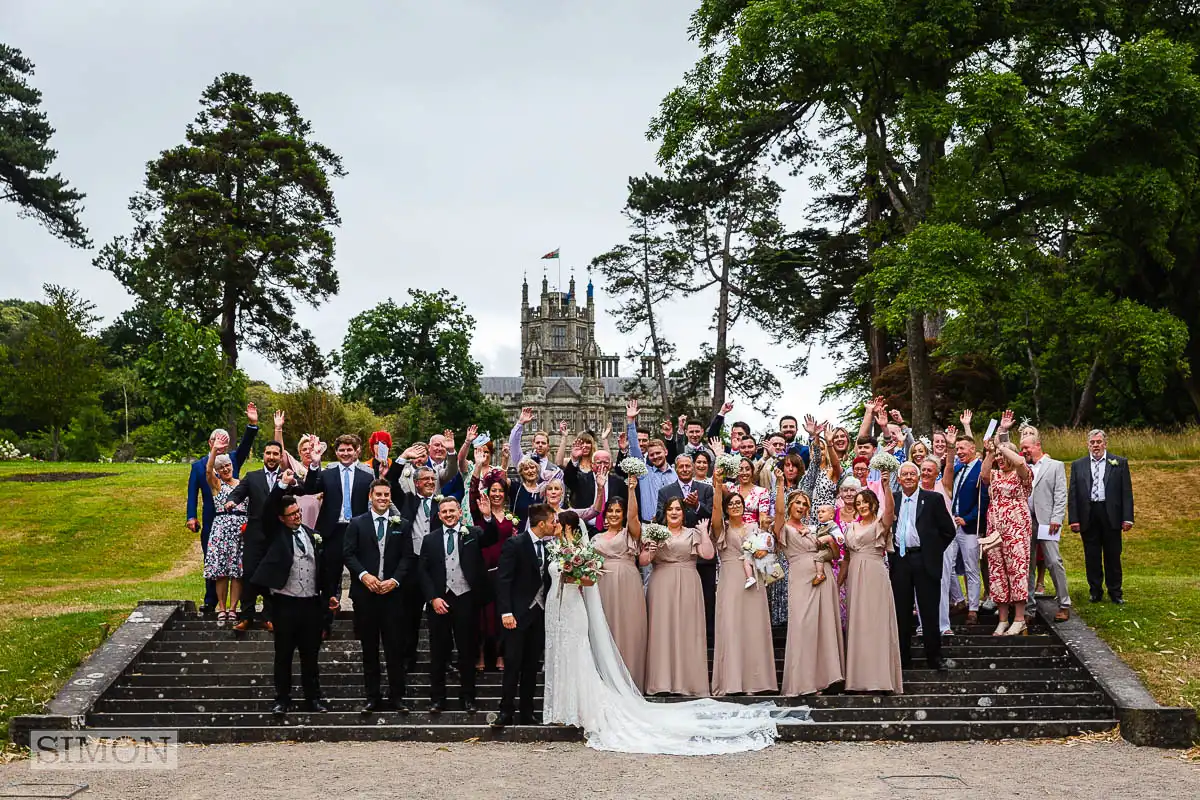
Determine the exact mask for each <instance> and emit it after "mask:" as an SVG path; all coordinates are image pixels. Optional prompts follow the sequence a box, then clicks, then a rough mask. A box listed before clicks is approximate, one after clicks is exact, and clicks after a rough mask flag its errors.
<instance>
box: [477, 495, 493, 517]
mask: <svg viewBox="0 0 1200 800" xmlns="http://www.w3.org/2000/svg"><path fill="white" fill-rule="evenodd" d="M479 513H480V514H482V515H483V516H485V517H490V516H491V515H492V498H490V497H488V493H487V492H480V493H479Z"/></svg>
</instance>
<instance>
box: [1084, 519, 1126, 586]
mask: <svg viewBox="0 0 1200 800" xmlns="http://www.w3.org/2000/svg"><path fill="white" fill-rule="evenodd" d="M1080 537H1081V538H1082V539H1083V562H1084V566H1085V568H1086V570H1087V582H1088V591H1089V592H1090V593H1091V595H1092V597H1103V596H1104V587H1105V586H1107V587H1108V596H1109V597H1110V598H1112V599H1113V600H1120V599H1121V596H1122V592H1121V579H1122V574H1121V528H1120V526H1117V527H1116V528H1113V526H1112V525H1110V524H1109V522H1108V509H1107V508H1105V507H1104V503H1092V508H1091V515H1090V516H1089V517H1088V524H1087V527H1086V528H1082V527H1081V528H1080Z"/></svg>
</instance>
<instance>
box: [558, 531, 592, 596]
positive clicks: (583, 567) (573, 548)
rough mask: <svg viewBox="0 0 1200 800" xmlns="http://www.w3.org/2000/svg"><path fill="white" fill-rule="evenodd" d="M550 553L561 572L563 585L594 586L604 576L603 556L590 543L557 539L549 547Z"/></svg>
mask: <svg viewBox="0 0 1200 800" xmlns="http://www.w3.org/2000/svg"><path fill="white" fill-rule="evenodd" d="M550 553H551V555H552V556H553V557H554V560H555V561H557V562H558V566H559V569H560V570H561V571H562V580H563V583H580V584H583V585H584V586H594V585H595V584H596V581H598V580H600V576H601V575H602V574H604V556H602V555H600V553H599V552H597V550H596V548H594V547H592V545H591V543H590V542H586V541H566V540H563V539H559V540H558V541H556V542H555V543H553V544H552V545H551V551H550Z"/></svg>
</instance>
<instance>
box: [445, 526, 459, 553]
mask: <svg viewBox="0 0 1200 800" xmlns="http://www.w3.org/2000/svg"><path fill="white" fill-rule="evenodd" d="M457 531H458V529H457V528H448V529H447V530H446V555H448V556H452V555H454V534H455V533H457Z"/></svg>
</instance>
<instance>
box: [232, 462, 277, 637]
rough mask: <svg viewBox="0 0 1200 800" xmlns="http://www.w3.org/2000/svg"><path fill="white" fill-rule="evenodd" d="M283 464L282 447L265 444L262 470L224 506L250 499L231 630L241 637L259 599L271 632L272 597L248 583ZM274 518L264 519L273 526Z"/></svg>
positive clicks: (263, 548) (263, 546)
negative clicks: (237, 614) (238, 602)
mask: <svg viewBox="0 0 1200 800" xmlns="http://www.w3.org/2000/svg"><path fill="white" fill-rule="evenodd" d="M282 460H283V444H282V443H281V442H277V441H270V442H267V446H266V447H264V448H263V468H262V469H256V470H254V471H253V472H251V473H250V474H249V475H247V476H246V477H245V478H243V479H242V480H241V482H239V483H238V485H237V486H235V487H233V491H232V492H230V493H229V500H228V501H227V502H226V503H225V508H226V510H228V509H230V508H233V507H234V506H236V505H237V504H239V503H241V502H242V501H243V500H246V499H249V501H250V502H249V503H247V507H246V532H245V534H244V536H243V538H242V575H243V576H245V581H244V582H243V586H242V610H241V616H240V618H239V619H238V622H237V624H236V625H234V626H233V629H234V630H235V631H237V632H238V633H243V632H245V631H247V630H249V629H250V627H251V626H252V625H253V624H254V617H255V614H256V608H255V606H256V604H257V603H258V598H259V597H260V596H261V597H262V599H263V618H264V620H265V624H266V628H267V630H274V627H273V625H272V623H271V593H270V592H269V591H268V590H266V589H264V588H263V587H262V586H259V585H258V584H255V583H254V582H253V581H252V580H251V579H252V578H253V576H254V573H255V571H256V570H257V569H258V565H259V563H260V562H261V561H262V559H263V556H265V555H266V554H267V545H268V540H267V534H266V531H264V530H263V518H264V514H267V513H269V510H268V509H267V498H268V497H270V495H271V490H272V489H274V488H275V486H276V485H277V484H278V483H279V477H280V469H279V463H280V461H282ZM273 517H274V514H272V515H271V516H268V517H267V518H266V519H267V520H268V521H270V522H271V524H274V521H273Z"/></svg>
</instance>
